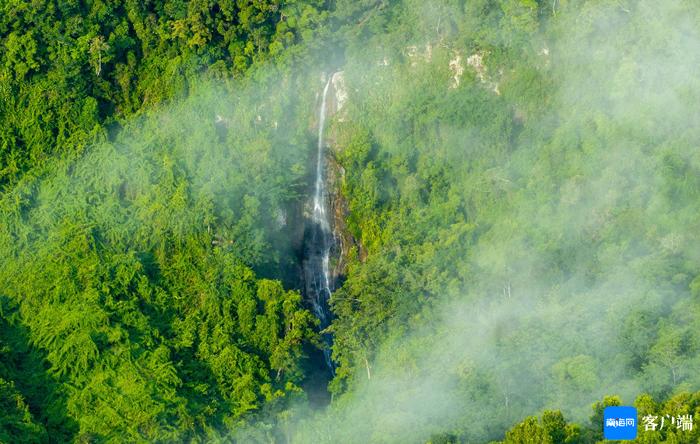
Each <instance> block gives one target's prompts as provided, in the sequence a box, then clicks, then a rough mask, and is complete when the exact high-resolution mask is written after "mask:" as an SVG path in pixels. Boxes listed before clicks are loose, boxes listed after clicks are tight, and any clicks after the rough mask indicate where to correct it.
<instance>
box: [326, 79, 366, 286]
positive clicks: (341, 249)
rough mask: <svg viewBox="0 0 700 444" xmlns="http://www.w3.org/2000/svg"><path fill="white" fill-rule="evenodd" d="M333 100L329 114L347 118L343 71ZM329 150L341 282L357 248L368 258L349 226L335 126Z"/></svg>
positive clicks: (336, 262) (335, 263)
mask: <svg viewBox="0 0 700 444" xmlns="http://www.w3.org/2000/svg"><path fill="white" fill-rule="evenodd" d="M331 88H332V94H331V101H330V103H329V109H328V111H329V116H331V117H332V120H333V121H337V122H343V121H344V120H345V112H344V109H343V107H344V106H345V104H346V102H347V100H348V92H347V89H346V86H345V78H344V76H343V72H342V71H338V72H336V73H335V74H333V77H332V79H331ZM328 146H329V150H328V151H327V156H326V159H327V168H328V171H327V181H328V190H329V200H330V202H329V204H330V209H331V214H332V227H331V228H332V230H333V237H334V238H335V248H334V251H333V253H334V254H333V258H334V261H333V269H332V274H333V278H334V280H335V281H336V282H337V285H340V284H342V282H338V281H342V280H343V276H344V275H345V271H346V268H347V265H348V261H349V255H350V254H351V252H352V251H353V249H354V250H355V251H356V254H358V256H359V258H360V260H362V259H363V258H364V254H363V253H364V249H363V248H362V245H361V244H360V242H359V241H358V240H357V239H355V237H354V236H353V235H352V234H351V233H350V231H349V230H348V227H347V224H346V223H345V221H346V220H347V216H348V213H349V208H348V202H347V200H346V199H345V196H343V193H342V192H341V190H342V184H343V182H344V181H345V169H344V168H343V167H342V166H341V165H340V164H339V163H338V162H337V160H336V155H337V153H339V152H341V151H342V150H343V147H342V146H340V145H339V144H338V143H337V139H336V137H335V134H334V131H333V129H332V126H331V128H330V131H329V132H328Z"/></svg>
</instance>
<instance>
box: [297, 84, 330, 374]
mask: <svg viewBox="0 0 700 444" xmlns="http://www.w3.org/2000/svg"><path fill="white" fill-rule="evenodd" d="M331 79H332V76H330V77H329V78H328V81H327V82H326V86H325V87H324V89H323V94H322V96H321V105H320V109H319V117H318V146H317V156H316V181H315V186H314V195H313V212H312V214H311V221H310V226H309V227H308V228H307V231H306V235H305V240H304V243H305V247H304V248H305V258H306V259H305V261H304V278H305V282H306V297H307V298H308V300H309V301H310V302H311V305H312V308H313V311H314V313H315V314H316V316H317V317H318V319H319V321H320V325H319V327H320V329H321V330H323V329H325V328H326V327H328V325H329V324H330V321H331V315H330V309H329V306H328V300H329V298H330V296H331V292H332V290H333V278H332V276H331V273H330V265H329V262H330V256H331V250H332V248H333V244H334V242H335V239H334V237H333V232H332V229H331V221H330V219H329V209H328V207H329V194H328V190H327V189H326V171H325V170H326V168H325V163H326V162H325V155H324V154H325V145H326V143H325V140H324V130H325V123H326V104H327V96H328V90H329V89H330V86H331ZM323 341H324V348H323V356H324V358H325V361H326V366H327V367H328V368H329V370H330V371H331V372H333V362H332V360H331V345H332V338H331V335H330V334H327V333H326V334H323Z"/></svg>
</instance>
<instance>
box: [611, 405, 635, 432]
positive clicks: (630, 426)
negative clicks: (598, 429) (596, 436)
mask: <svg viewBox="0 0 700 444" xmlns="http://www.w3.org/2000/svg"><path fill="white" fill-rule="evenodd" d="M603 435H605V439H611V440H612V439H634V438H636V437H637V409H636V408H634V407H621V406H619V407H605V410H604V411H603Z"/></svg>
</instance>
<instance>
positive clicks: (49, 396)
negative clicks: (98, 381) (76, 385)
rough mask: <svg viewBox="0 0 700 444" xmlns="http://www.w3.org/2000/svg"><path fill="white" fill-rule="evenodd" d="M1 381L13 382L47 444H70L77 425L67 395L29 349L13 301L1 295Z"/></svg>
mask: <svg viewBox="0 0 700 444" xmlns="http://www.w3.org/2000/svg"><path fill="white" fill-rule="evenodd" d="M0 378H3V379H5V380H8V381H13V382H14V384H15V388H16V389H17V391H18V392H19V393H20V394H21V395H22V397H23V398H24V400H25V402H26V403H27V405H28V407H29V411H30V413H31V414H32V416H33V417H34V420H35V421H37V422H38V423H40V424H42V425H43V426H44V427H45V429H46V431H47V434H48V437H49V442H71V441H73V438H74V436H75V434H76V433H77V431H78V424H77V422H76V421H75V420H74V419H72V418H71V417H70V416H69V415H68V410H67V398H68V396H67V395H68V394H67V393H66V390H65V388H64V386H63V385H62V384H61V383H60V381H58V380H57V378H56V377H54V376H53V375H51V373H50V372H49V364H48V362H47V360H46V356H45V354H44V353H43V352H42V351H41V350H39V349H37V348H36V347H34V346H32V344H31V340H30V332H29V329H28V328H27V327H26V326H25V325H23V323H22V321H21V319H20V316H19V311H18V307H17V304H16V302H15V301H13V300H12V299H11V298H10V297H8V296H5V295H0Z"/></svg>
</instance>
